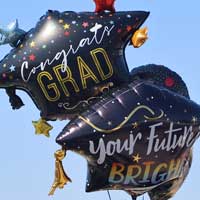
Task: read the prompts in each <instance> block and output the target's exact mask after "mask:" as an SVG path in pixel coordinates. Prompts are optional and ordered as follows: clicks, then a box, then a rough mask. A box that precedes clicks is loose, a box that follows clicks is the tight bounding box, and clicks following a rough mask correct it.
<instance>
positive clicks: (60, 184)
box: [49, 149, 72, 195]
mask: <svg viewBox="0 0 200 200" xmlns="http://www.w3.org/2000/svg"><path fill="white" fill-rule="evenodd" d="M54 156H55V159H56V161H55V167H56V169H55V180H54V183H53V185H52V187H51V190H50V192H49V195H54V192H55V191H56V189H57V188H59V189H63V188H64V186H65V185H66V184H67V183H68V182H72V181H71V179H70V178H69V177H68V176H67V175H66V173H65V171H64V168H63V164H62V160H63V159H64V158H65V156H66V150H63V149H62V150H58V151H56V153H55V154H54Z"/></svg>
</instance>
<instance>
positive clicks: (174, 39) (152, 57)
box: [0, 0, 200, 200]
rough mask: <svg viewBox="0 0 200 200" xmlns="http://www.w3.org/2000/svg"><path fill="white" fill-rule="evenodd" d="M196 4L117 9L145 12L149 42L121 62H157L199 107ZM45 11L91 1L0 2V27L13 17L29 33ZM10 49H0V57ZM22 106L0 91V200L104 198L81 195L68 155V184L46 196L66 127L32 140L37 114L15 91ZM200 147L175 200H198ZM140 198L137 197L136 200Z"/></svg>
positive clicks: (127, 4) (123, 2)
mask: <svg viewBox="0 0 200 200" xmlns="http://www.w3.org/2000/svg"><path fill="white" fill-rule="evenodd" d="M199 8H200V2H199V1H198V0H190V1H181V0H176V1H172V0H168V1H155V0H117V1H116V9H117V10H145V11H150V12H151V16H150V17H149V19H148V20H147V21H146V23H145V25H146V26H148V28H149V40H148V42H147V43H146V44H145V45H144V46H143V47H142V48H140V49H133V48H132V47H128V48H127V50H126V57H127V61H128V64H129V69H130V70H131V69H132V68H133V67H136V66H139V65H143V64H148V63H156V64H163V65H166V66H168V67H169V68H171V69H172V70H174V71H176V72H178V73H179V74H180V75H181V76H182V77H183V79H184V80H185V82H186V84H187V86H188V88H189V91H190V96H191V99H193V100H194V101H196V102H198V103H200V93H199V82H200V80H199V76H200V55H199V52H200V38H199V35H200V26H199V23H200V22H199V21H200V12H199ZM48 9H52V10H54V9H55V10H59V11H64V10H73V11H93V10H94V4H93V2H92V0H73V1H69V0H54V1H53V0H49V1H47V0H43V1H38V0H35V1H33V0H29V1H25V0H18V1H2V2H1V5H0V25H6V24H8V23H9V22H11V21H13V20H14V19H16V18H18V20H19V23H20V27H21V28H23V29H24V30H27V31H28V30H29V29H30V28H32V27H34V26H35V24H36V22H37V21H38V19H39V17H40V16H41V15H43V14H44V13H45V12H46V11H47V10H48ZM10 49H11V48H10V47H9V46H1V47H0V57H1V58H2V57H3V56H4V55H5V54H6V53H8V51H9V50H10ZM18 94H20V96H21V97H22V99H23V101H24V103H25V104H26V106H24V107H23V108H22V109H20V110H18V111H12V110H11V107H10V105H9V102H8V97H7V96H6V95H5V92H4V91H3V90H0V99H1V106H0V124H1V126H0V134H1V139H0V158H1V165H0V179H1V181H0V198H1V199H6V200H11V199H20V200H26V199H29V200H35V199H37V200H49V199H53V200H58V199H59V200H64V199H76V200H83V199H84V200H92V199H95V200H100V199H108V196H107V193H106V192H96V193H85V191H84V189H85V180H86V172H87V171H86V170H87V169H86V161H85V160H84V158H82V157H80V156H79V155H76V154H74V153H70V152H69V153H68V155H67V158H66V159H65V161H64V165H65V169H66V171H67V172H68V174H69V175H70V177H71V178H72V180H73V183H72V184H69V185H68V186H66V187H65V189H64V190H62V191H57V192H56V194H55V196H54V197H48V196H47V194H48V190H49V188H50V186H51V183H52V181H53V178H54V159H53V153H54V152H55V151H56V150H57V149H58V148H59V146H58V145H57V144H56V143H55V142H54V140H55V137H56V136H57V135H58V133H59V132H60V131H61V130H62V128H63V127H64V126H65V125H66V124H67V121H64V122H53V123H51V124H52V125H53V126H54V130H53V131H52V133H51V135H52V137H51V138H50V139H47V138H44V137H41V136H35V135H34V129H33V127H32V124H31V122H32V120H37V119H39V111H38V110H37V109H36V107H35V106H34V104H33V102H32V101H31V99H30V98H29V97H28V96H27V95H26V94H25V93H24V92H19V93H18ZM199 149H200V142H196V144H195V146H194V161H193V165H192V168H191V171H190V174H189V176H188V178H187V180H186V181H185V183H184V185H183V187H182V188H181V190H180V191H179V192H178V193H177V195H176V196H175V197H174V198H173V199H174V200H183V199H192V198H197V197H198V196H199V195H200V190H199V187H198V185H199V180H200V173H199V169H200V159H199ZM111 196H112V199H115V200H126V199H127V200H128V199H130V198H129V196H128V195H127V194H126V193H124V192H118V191H112V192H111ZM139 199H142V198H139ZM145 199H146V200H148V197H146V196H145Z"/></svg>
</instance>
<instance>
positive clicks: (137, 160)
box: [133, 154, 142, 163]
mask: <svg viewBox="0 0 200 200" xmlns="http://www.w3.org/2000/svg"><path fill="white" fill-rule="evenodd" d="M141 159H142V158H141V157H140V155H139V154H137V155H136V156H133V162H136V163H139V161H140V160H141Z"/></svg>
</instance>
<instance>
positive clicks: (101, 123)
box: [56, 65, 200, 200]
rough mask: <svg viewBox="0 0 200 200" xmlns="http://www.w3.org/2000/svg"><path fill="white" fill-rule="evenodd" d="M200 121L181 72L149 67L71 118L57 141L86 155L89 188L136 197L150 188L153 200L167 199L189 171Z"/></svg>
mask: <svg viewBox="0 0 200 200" xmlns="http://www.w3.org/2000/svg"><path fill="white" fill-rule="evenodd" d="M160 69H161V71H160ZM166 80H167V81H166ZM168 80H173V84H172V83H171V82H170V81H168ZM169 82H170V83H171V84H169ZM199 119H200V106H199V105H197V104H196V103H194V102H193V101H191V100H190V99H189V95H188V92H187V87H186V85H185V83H184V82H183V81H182V79H181V78H180V77H179V76H178V74H176V73H174V72H172V71H170V70H169V69H167V68H164V67H162V66H155V65H148V66H142V67H139V68H136V69H134V70H133V71H132V82H131V83H129V84H125V85H124V86H121V87H119V88H117V89H113V90H112V91H111V92H110V93H108V94H106V95H105V96H103V97H102V98H101V100H99V101H98V102H97V103H95V104H94V105H91V106H90V107H89V108H88V109H87V110H86V111H84V112H82V113H81V114H80V115H79V116H78V117H77V118H76V119H74V120H72V121H71V122H70V123H69V124H68V125H67V126H66V127H65V128H64V129H63V131H62V132H61V133H60V134H59V136H58V137H57V139H56V141H57V143H58V144H60V145H61V146H62V148H64V149H66V150H72V151H74V152H77V153H78V154H80V155H82V156H84V157H85V158H86V159H87V162H88V177H87V184H86V191H87V192H92V191H98V190H110V189H117V190H124V191H126V192H128V193H129V194H130V195H131V196H132V197H133V199H135V198H136V197H137V196H139V195H142V194H144V193H145V192H148V193H149V195H150V197H151V199H152V200H157V199H168V198H170V197H171V196H173V195H174V194H175V192H176V191H177V190H178V189H179V187H180V186H181V185H182V183H183V181H184V179H185V178H186V176H187V174H188V171H189V169H190V166H191V161H192V151H191V148H192V146H193V144H194V142H195V141H196V140H197V138H198V137H199V135H200V129H199V127H200V123H199Z"/></svg>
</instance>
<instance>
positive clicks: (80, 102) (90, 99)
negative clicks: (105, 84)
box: [59, 97, 100, 110]
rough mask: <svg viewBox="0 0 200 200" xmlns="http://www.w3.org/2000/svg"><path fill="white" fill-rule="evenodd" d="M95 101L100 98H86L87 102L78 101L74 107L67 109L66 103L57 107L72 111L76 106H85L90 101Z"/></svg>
mask: <svg viewBox="0 0 200 200" xmlns="http://www.w3.org/2000/svg"><path fill="white" fill-rule="evenodd" d="M95 99H100V97H90V98H88V99H87V100H84V101H79V102H78V103H77V104H76V105H74V106H73V107H68V106H69V104H68V103H63V104H62V103H61V104H60V105H59V107H61V106H62V107H63V108H64V109H65V110H74V109H76V108H77V107H78V106H80V105H81V104H84V103H85V104H86V105H89V102H90V101H92V100H95Z"/></svg>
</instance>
